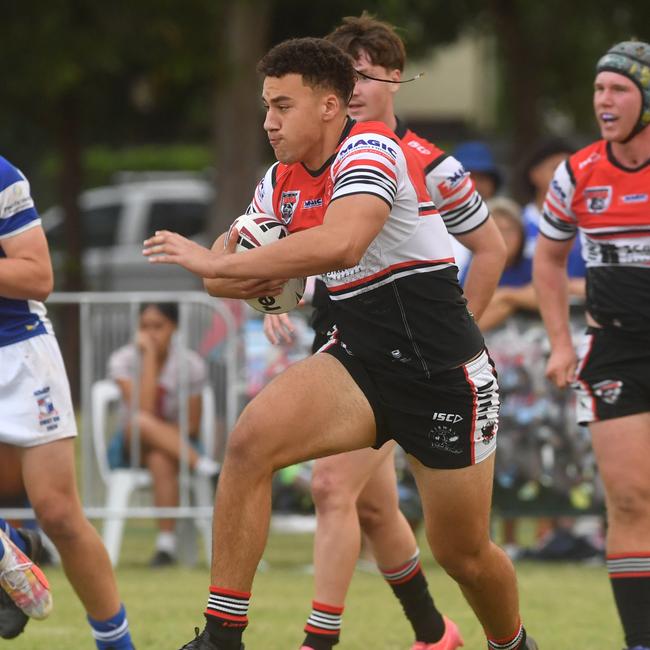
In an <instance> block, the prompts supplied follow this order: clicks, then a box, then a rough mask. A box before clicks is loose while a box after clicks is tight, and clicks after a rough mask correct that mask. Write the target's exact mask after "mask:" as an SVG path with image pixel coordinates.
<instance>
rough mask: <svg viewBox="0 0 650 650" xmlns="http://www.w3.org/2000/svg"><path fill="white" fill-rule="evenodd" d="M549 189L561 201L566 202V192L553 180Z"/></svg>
mask: <svg viewBox="0 0 650 650" xmlns="http://www.w3.org/2000/svg"><path fill="white" fill-rule="evenodd" d="M551 189H552V190H553V192H554V193H555V194H556V195H557V196H558V197H559V198H561V199H562V201H566V192H565V191H564V190H563V189H562V186H561V185H560V184H559V183H558V181H557V180H556V179H555V178H554V179H553V180H552V181H551Z"/></svg>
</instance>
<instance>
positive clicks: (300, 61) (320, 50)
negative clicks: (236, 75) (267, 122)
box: [257, 38, 356, 105]
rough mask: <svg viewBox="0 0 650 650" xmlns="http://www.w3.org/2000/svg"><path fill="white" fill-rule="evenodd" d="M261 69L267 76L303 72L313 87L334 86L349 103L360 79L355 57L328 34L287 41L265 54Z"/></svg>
mask: <svg viewBox="0 0 650 650" xmlns="http://www.w3.org/2000/svg"><path fill="white" fill-rule="evenodd" d="M257 71H258V72H259V73H261V74H263V75H264V76H266V77H284V76H285V75H288V74H299V75H301V76H302V78H303V80H304V82H305V83H306V84H307V85H308V86H311V87H312V88H327V89H330V90H333V91H334V92H335V93H336V94H337V95H338V96H339V97H340V98H341V100H342V101H343V103H344V104H346V105H347V103H348V102H349V101H350V97H351V96H352V91H353V90H354V84H355V83H356V72H355V71H354V66H353V62H352V59H351V58H350V57H349V56H348V55H347V54H345V53H344V52H343V51H341V50H340V49H339V48H338V47H337V46H336V45H333V44H332V43H330V42H328V41H326V40H325V39H324V38H292V39H289V40H287V41H283V42H282V43H280V44H278V45H276V46H275V47H273V48H272V49H271V50H269V52H267V53H266V54H265V55H264V57H263V58H262V59H261V60H260V62H259V63H258V64H257Z"/></svg>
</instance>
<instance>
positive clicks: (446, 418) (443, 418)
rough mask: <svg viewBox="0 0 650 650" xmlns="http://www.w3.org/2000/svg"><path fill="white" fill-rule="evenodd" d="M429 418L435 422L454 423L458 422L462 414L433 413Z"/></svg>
mask: <svg viewBox="0 0 650 650" xmlns="http://www.w3.org/2000/svg"><path fill="white" fill-rule="evenodd" d="M431 419H432V420H435V421H436V422H451V423H452V424H455V423H456V422H460V421H461V420H462V419H463V416H462V415H458V414H457V413H434V414H433V417H432V418H431Z"/></svg>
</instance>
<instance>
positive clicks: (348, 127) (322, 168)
mask: <svg viewBox="0 0 650 650" xmlns="http://www.w3.org/2000/svg"><path fill="white" fill-rule="evenodd" d="M355 124H356V121H355V120H353V119H352V118H351V117H347V118H346V121H345V126H344V127H343V131H341V137H340V138H339V141H338V144H337V145H336V151H335V152H334V153H333V154H332V155H331V156H330V157H329V158H328V159H327V160H326V161H325V162H324V163H323V164H322V165H321V166H320V167H319V168H318V169H316V170H313V169H309V167H307V166H306V165H305V163H302V162H301V163H300V164H301V165H302V166H303V168H304V170H305V171H306V172H307V173H308V174H309V175H310V176H313V177H314V178H316V177H318V176H320V175H321V174H322V173H323V172H324V171H325V170H326V169H327V168H328V167H329V166H330V165H331V164H332V163H333V162H334V159H335V158H336V155H337V154H338V152H339V145H340V144H341V142H343V140H345V138H347V137H348V135H350V131H352V127H353V126H354V125H355Z"/></svg>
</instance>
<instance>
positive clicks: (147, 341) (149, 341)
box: [135, 330, 158, 354]
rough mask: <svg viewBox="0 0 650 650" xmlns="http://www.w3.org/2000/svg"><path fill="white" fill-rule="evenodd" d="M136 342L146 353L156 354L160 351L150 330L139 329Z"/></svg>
mask: <svg viewBox="0 0 650 650" xmlns="http://www.w3.org/2000/svg"><path fill="white" fill-rule="evenodd" d="M135 344H136V345H137V346H138V348H139V349H140V350H141V351H142V352H143V353H144V354H155V353H156V352H157V351H158V346H157V345H156V341H155V340H154V338H153V336H151V334H149V333H148V332H143V331H142V330H138V331H137V332H136V334H135Z"/></svg>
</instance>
